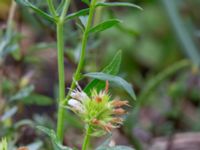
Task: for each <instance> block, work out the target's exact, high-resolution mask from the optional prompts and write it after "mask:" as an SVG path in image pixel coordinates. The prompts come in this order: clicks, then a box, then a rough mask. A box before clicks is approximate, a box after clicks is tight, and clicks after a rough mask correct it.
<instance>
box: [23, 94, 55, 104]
mask: <svg viewBox="0 0 200 150" xmlns="http://www.w3.org/2000/svg"><path fill="white" fill-rule="evenodd" d="M23 103H24V104H27V105H38V106H49V105H51V104H52V103H53V100H52V99H51V98H50V97H47V96H44V95H40V94H31V95H30V96H28V97H26V98H24V99H23Z"/></svg>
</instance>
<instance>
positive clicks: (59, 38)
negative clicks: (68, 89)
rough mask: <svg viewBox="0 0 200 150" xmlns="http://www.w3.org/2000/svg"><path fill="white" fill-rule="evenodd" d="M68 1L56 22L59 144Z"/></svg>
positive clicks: (62, 132)
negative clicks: (65, 23) (65, 21)
mask: <svg viewBox="0 0 200 150" xmlns="http://www.w3.org/2000/svg"><path fill="white" fill-rule="evenodd" d="M69 3H70V0H65V4H64V8H63V11H62V14H61V16H60V17H59V18H58V20H57V22H56V27H57V49H58V78H59V103H58V120H57V137H58V140H59V141H60V142H62V140H63V136H64V131H63V130H64V108H63V107H62V106H63V101H64V99H65V74H64V35H63V34H64V30H63V28H64V17H65V14H66V13H67V10H68V7H69Z"/></svg>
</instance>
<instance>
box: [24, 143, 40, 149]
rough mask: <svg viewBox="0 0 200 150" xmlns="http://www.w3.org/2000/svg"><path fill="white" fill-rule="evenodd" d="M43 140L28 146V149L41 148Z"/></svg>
mask: <svg viewBox="0 0 200 150" xmlns="http://www.w3.org/2000/svg"><path fill="white" fill-rule="evenodd" d="M41 146H42V142H41V141H38V142H35V143H32V144H29V145H28V146H27V148H28V150H40V148H41Z"/></svg>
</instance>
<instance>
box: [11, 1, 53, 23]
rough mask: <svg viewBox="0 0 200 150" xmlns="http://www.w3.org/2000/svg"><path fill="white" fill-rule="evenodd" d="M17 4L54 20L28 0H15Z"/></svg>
mask: <svg viewBox="0 0 200 150" xmlns="http://www.w3.org/2000/svg"><path fill="white" fill-rule="evenodd" d="M15 1H16V2H17V3H18V4H20V5H22V6H25V7H28V8H31V9H32V10H33V11H34V12H35V13H37V14H38V15H40V16H42V17H43V18H45V19H47V20H49V21H51V22H54V21H55V20H54V18H53V17H52V16H50V15H49V14H47V13H45V12H44V11H42V10H41V9H39V8H37V7H36V6H35V5H33V4H31V3H30V2H29V1H28V0H15Z"/></svg>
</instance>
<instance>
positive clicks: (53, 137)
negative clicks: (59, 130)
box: [37, 126, 72, 150]
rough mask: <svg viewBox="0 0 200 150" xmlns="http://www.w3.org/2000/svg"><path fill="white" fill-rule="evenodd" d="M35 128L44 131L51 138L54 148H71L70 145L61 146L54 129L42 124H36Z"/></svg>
mask: <svg viewBox="0 0 200 150" xmlns="http://www.w3.org/2000/svg"><path fill="white" fill-rule="evenodd" d="M37 128H38V129H39V130H41V131H43V132H44V133H46V134H47V135H48V136H49V137H50V138H51V140H52V143H53V145H54V148H55V150H72V149H71V148H70V147H67V146H63V145H62V144H60V142H59V140H58V138H57V136H56V133H55V131H54V130H52V129H49V128H46V127H43V126H37Z"/></svg>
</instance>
